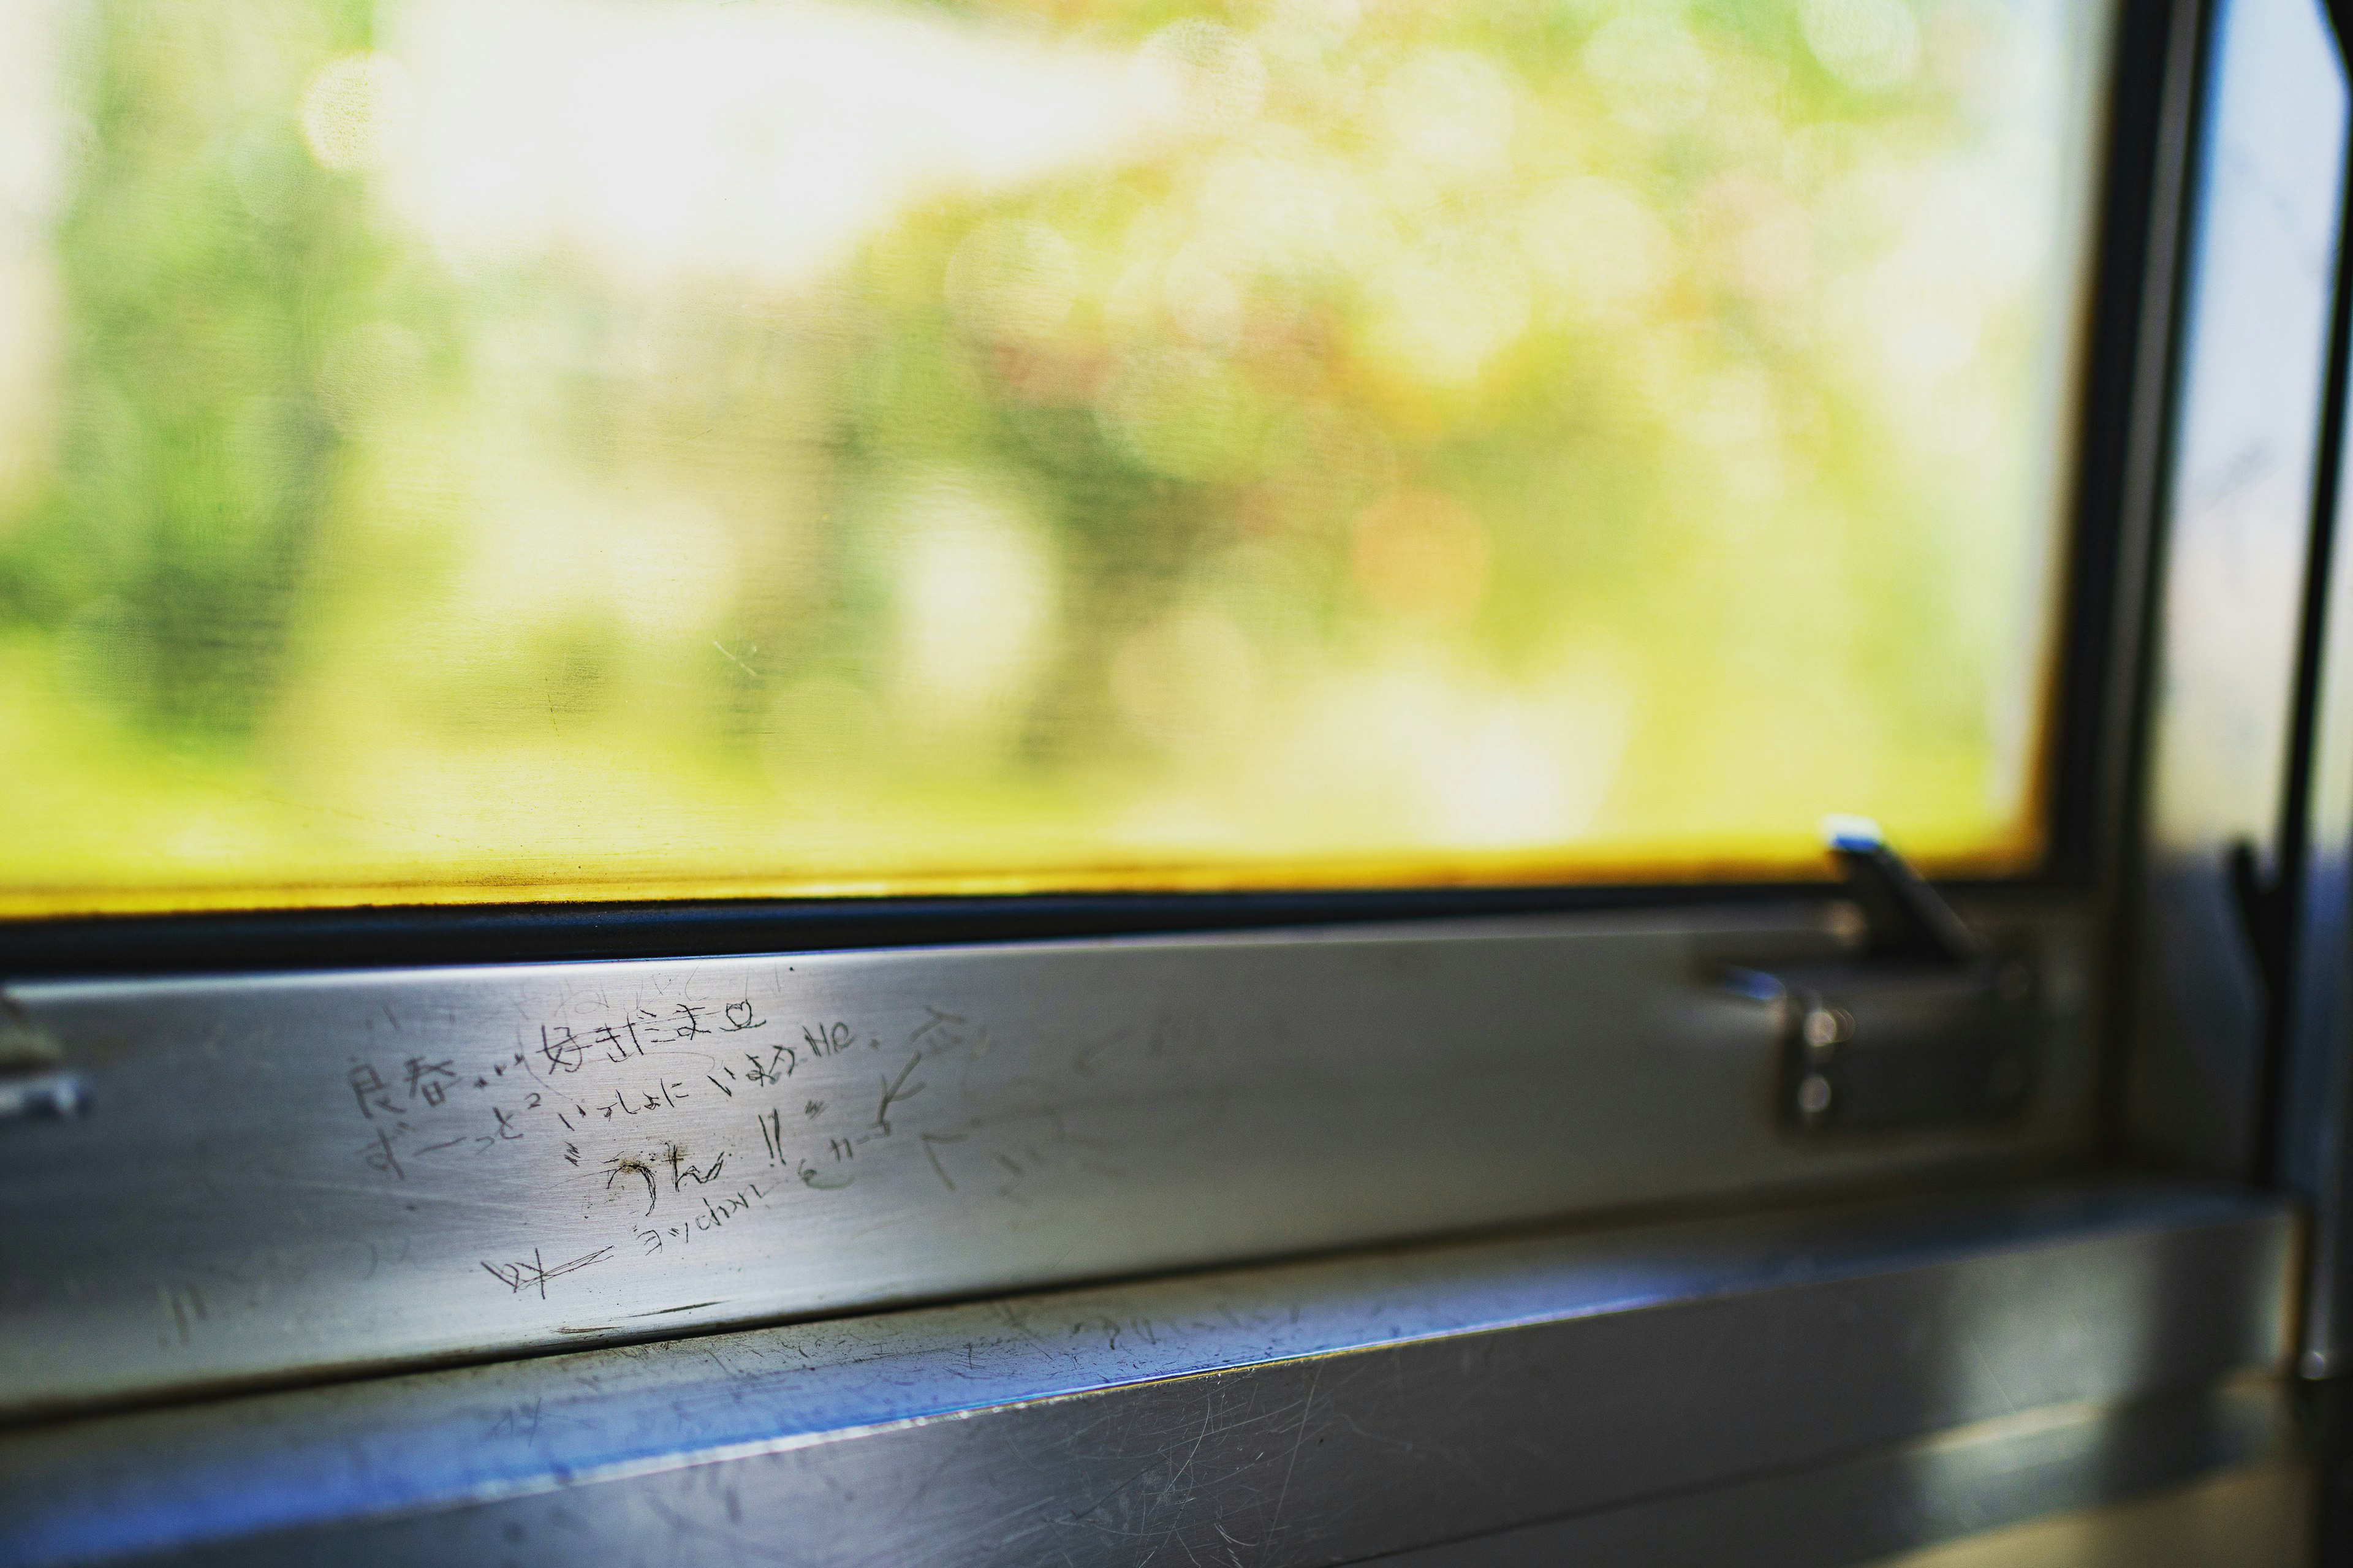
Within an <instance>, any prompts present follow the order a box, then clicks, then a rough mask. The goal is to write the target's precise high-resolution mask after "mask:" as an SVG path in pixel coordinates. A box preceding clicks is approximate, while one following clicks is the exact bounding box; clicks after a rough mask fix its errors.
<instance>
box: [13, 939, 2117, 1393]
mask: <svg viewBox="0 0 2353 1568" xmlns="http://www.w3.org/2000/svg"><path fill="white" fill-rule="evenodd" d="M2084 936H2085V931H2084V925H2083V923H2082V921H2081V918H2080V916H2071V915H2066V914H2063V913H2052V914H2050V915H2048V916H2044V917H2040V918H2038V919H2036V920H2033V921H2027V922H2026V923H2024V924H2022V925H2014V926H2013V927H2012V928H2011V929H2010V931H2008V932H2007V933H2006V934H2005V937H2004V940H2005V941H2007V942H2017V943H2020V944H2022V945H2025V946H2028V947H2031V948H2032V949H2035V950H2037V951H2036V956H2037V962H2038V963H2039V965H2040V966H2041V967H2042V971H2043V972H2044V973H2045V974H2046V975H2052V976H2055V977H2056V978H2055V980H2054V981H2053V983H2052V985H2051V986H2050V987H2049V989H2048V991H2047V993H2046V994H2045V998H2044V1005H2045V1007H2046V1009H2047V1012H2048V1017H2049V1022H2048V1025H2047V1027H2048V1028H2049V1030H2050V1032H2051V1041H2052V1043H2051V1045H2050V1047H2049V1049H2048V1054H2047V1056H2046V1058H2045V1061H2044V1065H2043V1068H2042V1071H2041V1073H2040V1078H2039V1081H2038V1085H2037V1093H2036V1099H2035V1103H2034V1104H2033V1106H2032V1107H2031V1110H2029V1112H2028V1114H2027V1115H2026V1116H2025V1117H2024V1118H2022V1119H2021V1121H2020V1122H2019V1123H2018V1124H2017V1125H2015V1126H2013V1127H2007V1128H2002V1129H1998V1130H1975V1131H1954V1132H1950V1133H1936V1134H1931V1135H1925V1136H1921V1137H1916V1138H1914V1139H1910V1140H1875V1141H1871V1142H1866V1143H1864V1144H1862V1145H1860V1146H1857V1147H1853V1148H1847V1147H1833V1148H1814V1147H1806V1146H1802V1145H1800V1144H1799V1143H1797V1142H1794V1141H1792V1140H1789V1139H1788V1138H1786V1137H1785V1136H1784V1135H1783V1134H1782V1132H1781V1131H1780V1130H1779V1129H1778V1128H1777V1127H1776V1125H1775V1124H1774V1121H1773V1118H1772V1115H1771V1113H1770V1109H1769V1108H1770V1106H1771V1103H1772V1096H1773V1085H1774V1082H1775V1078H1776V1074H1777V1071H1778V1055H1779V1047H1780V1038H1779V1032H1778V1027H1777V1026H1776V1024H1775V1022H1774V1020H1773V1019H1772V1018H1771V1017H1770V1016H1767V1014H1766V1013H1765V1012H1764V1011H1763V1010H1761V1009H1759V1008H1757V1007H1756V1006H1755V1005H1754V1004H1752V1003H1747V1002H1744V1001H1741V1000H1739V999H1737V998H1734V997H1730V996H1727V995H1725V994H1722V993H1721V992H1720V991H1718V990H1717V989H1715V986H1714V984H1713V981H1712V977H1713V976H1714V975H1715V974H1716V973H1720V971H1721V969H1722V967H1723V965H1724V964H1725V963H1728V962H1731V961H1733V960H1736V959H1737V960H1741V961H1745V962H1747V963H1760V962H1761V963H1768V964H1770V963H1784V962H1799V961H1803V960H1805V959H1807V958H1810V957H1811V958H1817V959H1820V958H1829V957H1831V956H1833V955H1834V954H1835V953H1836V952H1838V951H1839V949H1838V947H1837V945H1836V943H1835V942H1834V941H1833V939H1832V938H1831V935H1830V934H1829V932H1828V930H1827V926H1826V922H1825V921H1824V918H1823V914H1822V910H1821V907H1820V906H1819V905H1817V906H1812V907H1810V908H1786V909H1780V910H1752V911H1741V910H1722V911H1718V912H1716V913H1715V914H1714V915H1712V916H1706V917H1700V916H1695V915H1693V914H1689V913H1686V914H1679V915H1676V916H1673V917H1665V916H1646V917H1633V916H1628V917H1611V918H1578V919H1570V918H1560V919H1551V920H1545V921H1495V922H1486V923H1480V922H1466V923H1461V924H1457V925H1452V926H1449V927H1446V928H1443V929H1440V928H1421V929H1418V930H1401V929H1399V928H1388V929H1357V930H1355V931H1339V932H1330V933H1322V934H1317V933H1299V932H1291V933H1279V934H1263V935H1251V936H1226V937H1214V938H1191V939H1148V940H1131V941H1121V942H1068V943H1049V944H1038V945H1033V946H1008V947H998V948H967V949H954V950H914V951H895V952H842V953H829V954H816V955H808V954H803V955H797V956H793V955H787V956H780V957H754V958H728V959H706V960H675V961H673V960H656V961H648V962H640V963H570V964H540V965H522V966H516V967H512V968H503V969H501V968H481V969H472V970H440V971H405V972H384V973H346V974H322V975H285V976H274V977H262V978H259V979H253V978H248V979H239V980H217V981H204V980H195V981H170V982H164V981H158V982H152V983H121V982H86V983H48V984H39V985H30V984H28V985H25V986H22V987H19V988H17V990H16V997H17V999H18V1001H19V1003H20V1004H21V1005H22V1006H23V1007H24V1008H25V1010H26V1013H27V1014H28V1015H29V1016H31V1017H32V1018H33V1019H34V1020H36V1021H37V1022H38V1023H39V1024H40V1025H41V1026H44V1027H46V1028H47V1029H49V1030H50V1031H51V1032H52V1033H54V1034H55V1036H56V1037H58V1039H59V1040H61V1041H62V1042H64V1044H65V1047H66V1050H67V1052H68V1055H69V1059H70V1060H71V1062H72V1064H73V1066H74V1068H76V1070H78V1071H79V1072H81V1073H83V1074H84V1075H85V1076H86V1077H87V1078H88V1079H90V1086H91V1091H92V1093H93V1094H94V1096H95V1097H96V1100H97V1105H98V1110H97V1113H96V1114H93V1115H91V1116H90V1117H88V1118H85V1119H83V1120H81V1121H72V1122H47V1123H40V1124H32V1125H26V1126H23V1127H19V1128H16V1129H15V1130H13V1131H11V1132H10V1133H9V1134H8V1135H7V1136H5V1137H0V1406H16V1407H19V1408H23V1407H38V1406H57V1405H69V1404H73V1403H76V1402H80V1401H87V1400H90V1399H109V1398H121V1397H126V1396H131V1395H134V1394H143V1393H147V1392H151V1391H154V1390H159V1389H169V1388H187V1387H195V1386H205V1385H211V1386H217V1385H221V1384H227V1383H231V1382H234V1381H237V1380H240V1379H248V1378H254V1377H264V1376H269V1375H273V1374H280V1373H291V1372H299V1371H303V1370H306V1369H320V1368H331V1367H336V1368H342V1367H357V1366H369V1365H373V1366H386V1365H395V1364H398V1363H402V1362H404V1361H414V1360H416V1359H417V1358H426V1357H448V1356H453V1355H482V1354H490V1353H497V1352H501V1351H510V1350H515V1349H522V1348H530V1347H545V1346H550V1345H557V1344H565V1343H572V1344H578V1343H582V1342H599V1341H612V1340H619V1339H642V1338H649V1337H654V1336H657V1335H660V1334H667V1333H675V1332H678V1331H685V1330H690V1329H701V1328H710V1327H714V1326H719V1325H724V1324H737V1323H744V1322H751V1321H760V1320H763V1319H770V1318H775V1317H778V1316H783V1315H786V1314H808V1313H818V1312H839V1311H843V1310H853V1309H857V1308H861V1307H871V1306H874V1305H877V1304H881V1303H886V1302H893V1301H907V1300H920V1299H923V1298H927V1297H938V1296H942V1295H945V1294H950V1293H965V1292H974V1291H980V1290H990V1289H1012V1288H1020V1287H1034V1286H1037V1285H1040V1284H1048V1283H1053V1282H1057V1281H1068V1280H1072V1279H1084V1278H1087V1277H1091V1276H1092V1277H1101V1276H1106V1275H1110V1274H1113V1273H1116V1272H1123V1271H1133V1270H1141V1269H1154V1268H1173V1267H1181V1266H1198V1265H1203V1264H1208V1263H1216V1262H1222V1261H1229V1260H1234V1259H1239V1258H1250V1257H1265V1256H1271V1255H1276V1254H1281V1253H1284V1252H1295V1251H1300V1250H1303V1249H1309V1248H1315V1247H1333V1246H1336V1245H1343V1244H1346V1243H1350V1242H1357V1241H1367V1240H1380V1239H1390V1238H1397V1237H1410V1236H1414V1235H1428V1234H1433V1233H1436V1232H1439V1231H1442V1230H1446V1229H1450V1228H1456V1227H1462V1226H1478V1225H1492V1224H1497V1223H1503V1222H1508V1221H1515V1220H1524V1219H1533V1218H1538V1217H1542V1216H1545V1215H1557V1214H1565V1213H1569V1212H1574V1211H1576V1210H1578V1209H1587V1208H1599V1207H1605V1206H1608V1205H1625V1204H1630V1203H1638V1202H1652V1201H1658V1200H1662V1199H1667V1198H1674V1197H1688V1196H1693V1195H1698V1194H1723V1193H1728V1192H1736V1191H1743V1190H1753V1189H1762V1188H1767V1187H1772V1186H1776V1185H1779V1186H1788V1185H1792V1184H1806V1183H1811V1184H1822V1183H1831V1182H1839V1181H1850V1182H1851V1181H1854V1180H1857V1179H1860V1178H1862V1177H1865V1176H1869V1175H1873V1174H1882V1173H1890V1172H1894V1171H1900V1170H1906V1169H1914V1170H1917V1169H1926V1168H1944V1167H1950V1166H1952V1165H1954V1164H1955V1163H1956V1162H1960V1163H1974V1164H1975V1165H1977V1166H1978V1168H1981V1169H1982V1168H1987V1167H1990V1166H2000V1165H2001V1164H2002V1163H2015V1162H2017V1161H2019V1160H2021V1158H2026V1157H2031V1156H2033V1155H2036V1154H2038V1153H2040V1154H2043V1155H2047V1154H2048V1153H2050V1152H2053V1151H2057V1150H2061V1149H2064V1148H2068V1147H2071V1146H2080V1145H2081V1143H2082V1142H2083V1141H2084V1138H2085V1137H2086V1135H2087V1130H2088V1118H2089V1114H2090V1111H2091V1108H2092V1100H2093V1086H2092V1068H2091V1062H2090V1058H2089V1047H2088V1045H2087V1043H2086V1039H2085V1036H2086V1030H2085V1029H2084V1025H2083V1019H2082V1016H2081V1015H2082V1012H2083V1009H2084V992H2083V984H2082V980H2081V976H2082V974H2083V973H2084V954H2083V948H2084Z"/></svg>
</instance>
